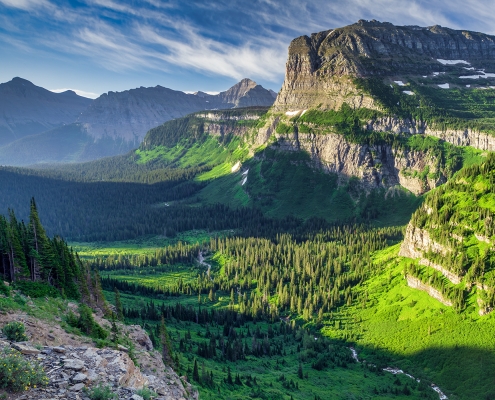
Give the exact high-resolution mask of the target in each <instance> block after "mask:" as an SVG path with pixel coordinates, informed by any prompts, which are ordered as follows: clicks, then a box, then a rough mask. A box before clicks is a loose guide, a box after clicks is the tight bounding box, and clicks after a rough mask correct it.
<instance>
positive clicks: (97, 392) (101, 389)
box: [87, 383, 117, 400]
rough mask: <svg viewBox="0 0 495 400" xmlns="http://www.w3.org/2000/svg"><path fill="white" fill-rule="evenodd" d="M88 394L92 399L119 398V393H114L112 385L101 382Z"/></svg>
mask: <svg viewBox="0 0 495 400" xmlns="http://www.w3.org/2000/svg"><path fill="white" fill-rule="evenodd" d="M87 394H88V396H89V398H90V399H91V400H109V399H116V398H117V395H116V394H115V393H112V389H111V388H110V386H104V385H102V384H101V383H99V384H98V385H97V386H95V387H93V388H91V389H89V390H88V391H87Z"/></svg>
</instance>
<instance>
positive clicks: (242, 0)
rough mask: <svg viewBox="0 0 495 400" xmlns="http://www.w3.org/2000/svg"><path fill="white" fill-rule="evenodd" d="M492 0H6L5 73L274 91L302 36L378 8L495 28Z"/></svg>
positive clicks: (379, 12)
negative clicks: (245, 84)
mask: <svg viewBox="0 0 495 400" xmlns="http://www.w3.org/2000/svg"><path fill="white" fill-rule="evenodd" d="M494 10H495V1H494V0H489V1H481V0H462V1H461V0H429V1H426V0H417V1H402V0H325V1H320V0H317V1H305V0H284V1H281V0H280V1H279V0H218V1H199V0H182V1H180V0H170V1H162V0H129V1H118V0H65V1H63V0H0V54H1V57H0V82H6V81H9V80H11V79H12V78H13V77H15V76H20V77H22V78H25V79H28V80H30V81H32V82H33V83H34V84H36V85H38V86H42V87H45V88H47V89H50V90H55V89H67V88H71V89H75V90H78V91H81V92H86V94H87V96H88V97H95V96H96V95H99V94H101V93H105V92H108V91H111V90H112V91H122V90H127V89H131V88H135V87H140V86H145V87H147V86H155V85H162V86H165V87H169V88H172V89H176V90H183V91H196V90H203V91H210V92H212V91H213V92H214V91H221V90H225V89H227V88H229V87H230V86H232V85H233V84H235V83H236V82H237V81H239V80H240V79H242V78H244V77H248V78H251V79H253V80H255V81H256V82H258V83H260V84H262V85H263V86H265V87H267V88H271V89H273V90H275V91H278V89H279V88H280V86H281V84H282V81H283V78H284V70H285V60H286V55H287V47H288V45H289V43H290V41H291V40H292V39H293V38H295V37H297V36H300V35H305V34H311V33H312V32H318V31H321V30H326V29H331V28H336V27H340V26H344V25H348V24H351V23H353V22H356V21H357V20H359V19H373V18H374V19H377V20H380V21H388V22H392V23H394V24H398V25H421V26H430V25H435V24H439V25H442V26H447V27H451V28H455V29H468V30H474V31H480V32H485V33H490V34H495V17H494V16H493V14H494Z"/></svg>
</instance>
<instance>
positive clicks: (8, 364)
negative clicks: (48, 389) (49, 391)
mask: <svg viewBox="0 0 495 400" xmlns="http://www.w3.org/2000/svg"><path fill="white" fill-rule="evenodd" d="M46 384H48V377H47V376H46V374H45V371H44V370H43V367H42V366H41V365H39V364H31V363H30V362H29V361H28V360H26V359H25V358H24V357H23V356H22V354H21V353H19V352H18V351H17V350H14V349H10V348H8V347H5V348H0V388H2V389H6V390H9V391H12V392H21V391H23V390H28V389H29V388H31V387H33V388H35V387H37V386H41V385H46Z"/></svg>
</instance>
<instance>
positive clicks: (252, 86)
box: [0, 78, 275, 166]
mask: <svg viewBox="0 0 495 400" xmlns="http://www.w3.org/2000/svg"><path fill="white" fill-rule="evenodd" d="M11 99H12V100H13V101H12V102H11ZM81 99H82V100H81ZM274 100H275V97H274V96H273V92H272V91H269V90H266V89H264V88H263V87H262V86H260V85H258V84H257V83H256V82H254V81H252V80H250V79H243V80H242V81H240V82H239V83H237V84H236V85H234V86H232V87H231V88H230V89H228V90H226V91H224V92H220V93H219V94H217V95H210V94H207V93H204V92H196V93H194V94H188V93H184V92H180V91H176V90H172V89H168V88H164V87H162V86H155V87H150V88H145V87H140V88H137V89H131V90H126V91H123V92H108V93H105V94H103V95H101V96H100V97H98V98H97V99H96V100H90V99H85V98H82V97H79V96H77V95H76V94H75V93H74V92H72V91H67V92H64V93H60V94H56V93H52V92H50V91H48V90H45V89H43V88H39V87H37V86H35V85H33V84H32V83H31V82H29V81H26V80H24V79H21V78H14V79H13V80H12V81H11V82H8V83H5V84H2V85H0V115H2V114H3V120H2V119H0V164H3V165H15V166H22V165H33V164H37V163H60V162H62V163H65V162H77V161H89V160H95V159H98V158H101V157H105V156H111V155H118V154H123V153H126V152H127V151H129V150H131V149H133V148H136V147H138V146H139V144H140V143H141V141H142V140H143V138H144V136H145V135H146V132H148V130H150V129H151V128H153V127H156V126H158V125H161V124H163V123H164V122H166V121H169V120H172V119H175V118H179V117H183V116H185V115H187V114H190V113H192V112H196V111H202V110H210V109H230V108H239V107H250V106H271V105H272V104H273V102H274ZM78 101H79V103H78ZM78 104H80V106H79V107H76V105H78ZM3 127H5V128H4V131H5V132H6V133H4V134H2V133H3V132H2V130H1V129H2V128H3ZM14 128H16V129H17V131H15V132H13V129H14ZM20 132H22V134H21V133H20ZM28 135H29V136H28ZM2 138H4V140H3V141H2Z"/></svg>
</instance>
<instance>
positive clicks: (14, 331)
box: [2, 321, 28, 342]
mask: <svg viewBox="0 0 495 400" xmlns="http://www.w3.org/2000/svg"><path fill="white" fill-rule="evenodd" d="M2 332H3V334H4V335H5V336H7V339H8V340H11V341H13V342H24V341H25V340H28V337H27V336H26V328H25V326H24V324H23V323H22V322H15V321H14V322H9V323H8V324H6V325H5V326H4V327H3V328H2Z"/></svg>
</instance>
